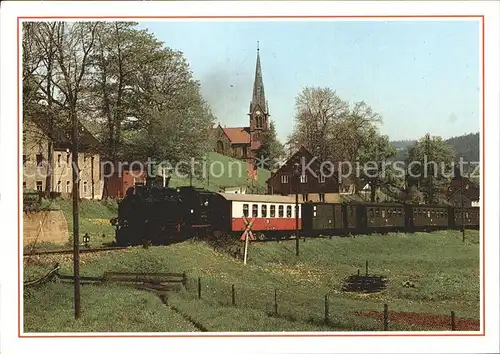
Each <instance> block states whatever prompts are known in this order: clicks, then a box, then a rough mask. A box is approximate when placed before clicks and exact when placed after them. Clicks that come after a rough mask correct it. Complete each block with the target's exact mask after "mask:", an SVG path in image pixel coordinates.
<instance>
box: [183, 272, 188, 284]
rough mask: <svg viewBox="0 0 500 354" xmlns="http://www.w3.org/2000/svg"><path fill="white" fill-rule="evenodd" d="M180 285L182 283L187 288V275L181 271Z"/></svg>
mask: <svg viewBox="0 0 500 354" xmlns="http://www.w3.org/2000/svg"><path fill="white" fill-rule="evenodd" d="M182 285H184V288H187V275H186V272H182Z"/></svg>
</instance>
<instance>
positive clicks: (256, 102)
mask: <svg viewBox="0 0 500 354" xmlns="http://www.w3.org/2000/svg"><path fill="white" fill-rule="evenodd" d="M258 107H260V109H261V110H263V111H264V113H267V103H266V96H265V94H264V82H263V81H262V68H261V66H260V49H259V42H258V41H257V63H256V65H255V80H254V83H253V94H252V102H251V104H250V113H253V112H254V111H255V110H256V109H259V108H258Z"/></svg>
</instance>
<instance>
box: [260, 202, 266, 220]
mask: <svg viewBox="0 0 500 354" xmlns="http://www.w3.org/2000/svg"><path fill="white" fill-rule="evenodd" d="M260 213H261V215H262V217H263V218H267V205H266V204H262V205H261V207H260Z"/></svg>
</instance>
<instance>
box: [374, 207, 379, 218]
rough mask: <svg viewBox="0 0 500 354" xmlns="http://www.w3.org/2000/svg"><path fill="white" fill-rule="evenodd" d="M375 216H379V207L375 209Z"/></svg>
mask: <svg viewBox="0 0 500 354" xmlns="http://www.w3.org/2000/svg"><path fill="white" fill-rule="evenodd" d="M375 216H377V217H379V216H380V209H379V208H377V209H375Z"/></svg>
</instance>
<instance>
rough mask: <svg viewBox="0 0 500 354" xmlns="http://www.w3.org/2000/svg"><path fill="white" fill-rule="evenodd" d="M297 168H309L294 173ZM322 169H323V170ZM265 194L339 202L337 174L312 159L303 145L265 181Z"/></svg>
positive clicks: (305, 199)
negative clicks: (266, 192)
mask: <svg viewBox="0 0 500 354" xmlns="http://www.w3.org/2000/svg"><path fill="white" fill-rule="evenodd" d="M297 164H298V166H309V169H305V170H304V171H300V169H301V168H300V167H299V172H298V173H296V169H297V167H296V166H297ZM322 167H323V168H322ZM266 183H267V189H268V194H278V195H285V196H290V195H295V194H296V193H298V194H299V201H301V202H308V201H311V202H330V203H335V202H340V193H339V182H338V176H337V174H336V173H333V172H331V171H330V170H329V169H328V168H327V166H322V164H321V161H319V160H318V159H317V158H315V157H314V156H313V155H312V154H311V153H310V152H309V151H308V150H307V149H306V148H305V147H304V146H302V147H301V148H300V149H299V150H298V151H297V152H296V153H295V154H293V155H292V156H291V157H290V158H289V159H288V160H287V161H286V162H285V163H284V164H283V165H282V166H281V167H280V168H279V169H278V170H277V171H276V172H275V173H273V174H272V175H271V177H270V178H269V179H268V180H267V181H266Z"/></svg>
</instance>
